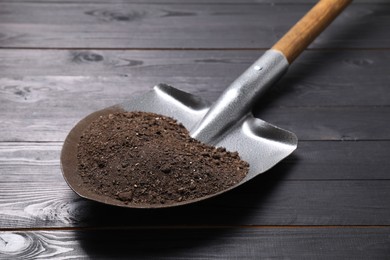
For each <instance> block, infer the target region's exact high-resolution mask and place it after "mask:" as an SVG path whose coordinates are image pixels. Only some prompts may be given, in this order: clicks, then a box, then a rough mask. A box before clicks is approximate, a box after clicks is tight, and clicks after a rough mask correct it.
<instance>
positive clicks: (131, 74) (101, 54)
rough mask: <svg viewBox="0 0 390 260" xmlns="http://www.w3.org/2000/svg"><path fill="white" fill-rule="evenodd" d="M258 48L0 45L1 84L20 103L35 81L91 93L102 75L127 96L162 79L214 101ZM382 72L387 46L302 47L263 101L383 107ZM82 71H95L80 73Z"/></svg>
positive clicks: (389, 99)
mask: <svg viewBox="0 0 390 260" xmlns="http://www.w3.org/2000/svg"><path fill="white" fill-rule="evenodd" d="M262 53H263V52H262V51H261V52H259V51H102V50H88V51H87V50H71V51H68V50H0V60H1V61H2V62H1V63H0V91H1V93H2V94H3V97H2V99H3V100H4V101H5V100H13V101H14V102H15V101H18V100H19V101H20V102H21V101H23V99H24V98H26V99H32V100H30V101H26V102H32V101H34V99H33V97H32V96H39V93H40V92H42V91H39V90H37V91H35V88H38V86H39V85H42V87H47V85H48V84H50V85H61V84H64V86H62V87H61V89H60V90H57V89H56V88H53V89H52V90H51V92H52V93H53V92H54V93H56V92H58V91H67V90H68V91H69V92H73V93H75V94H76V92H77V89H80V88H81V89H82V88H83V87H82V86H80V85H81V84H88V87H85V88H88V89H90V90H91V92H95V91H96V89H94V85H93V82H96V83H97V86H96V87H95V88H100V89H101V88H103V86H102V84H100V83H99V81H103V84H106V87H107V88H108V89H112V90H113V91H112V92H110V93H109V95H110V96H111V97H110V98H111V99H113V100H114V99H117V100H123V98H126V89H128V90H127V93H128V94H129V95H130V94H132V91H134V90H135V87H136V88H137V89H139V90H140V91H145V90H147V89H149V88H150V87H151V86H154V85H156V84H157V83H160V82H166V83H169V84H172V85H174V86H176V87H179V88H181V89H184V90H186V91H188V92H191V93H194V94H197V95H201V96H203V97H204V98H208V99H209V100H211V101H214V100H215V99H216V98H217V97H218V95H220V93H221V92H222V91H223V90H224V89H225V88H226V86H228V85H229V84H230V83H231V82H232V81H233V80H234V79H235V78H236V77H237V76H239V75H240V73H242V72H243V71H244V70H245V69H246V68H247V67H248V66H250V64H251V63H252V62H253V61H254V60H255V59H256V58H257V57H259V56H260V55H261V54H262ZM388 71H390V51H383V50H371V51H346V50H339V51H307V52H305V53H304V54H303V55H302V57H300V58H299V59H298V60H297V61H296V63H294V64H293V66H291V67H290V70H289V72H288V73H287V74H286V75H285V77H284V78H283V79H282V81H281V82H280V83H279V84H277V85H276V86H275V88H274V89H273V90H272V91H271V93H270V94H269V95H268V96H267V99H266V100H267V102H266V106H267V107H273V106H284V107H286V106H293V107H296V106H303V107H306V106H389V105H390V91H388V89H389V84H390V83H389V82H390V74H389V73H388ZM335 75H337V76H335ZM52 76H66V77H58V78H55V77H52ZM69 76H81V77H80V78H78V77H75V78H74V79H73V81H75V82H77V81H80V83H79V84H75V85H72V84H70V83H68V82H66V81H65V80H66V79H69V81H71V80H72V78H68V77H69ZM86 76H88V77H91V76H92V77H95V78H91V79H90V80H89V78H87V79H86V78H83V77H86ZM96 76H100V77H97V78H96ZM120 76H122V77H120ZM41 77H48V78H47V79H45V78H41ZM109 77H111V78H110V79H106V78H109ZM110 80H111V81H112V82H110ZM39 81H41V82H40V83H39ZM56 81H58V82H56ZM62 82H64V83H62ZM10 86H15V87H13V88H12V87H10ZM28 87H29V89H30V91H31V92H32V93H30V94H29V93H24V95H17V94H15V92H16V93H20V94H23V92H26V91H23V89H24V88H28ZM34 92H35V93H34ZM61 95H62V94H61ZM106 95H107V94H106ZM75 98H77V97H75ZM91 98H94V97H91ZM101 98H102V99H105V98H106V97H101ZM41 99H42V98H41ZM71 99H72V100H73V99H74V98H71ZM76 100H77V99H76ZM4 101H3V102H4Z"/></svg>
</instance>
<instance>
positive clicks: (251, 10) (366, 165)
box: [0, 0, 390, 259]
mask: <svg viewBox="0 0 390 260" xmlns="http://www.w3.org/2000/svg"><path fill="white" fill-rule="evenodd" d="M313 2H315V1H309V0H308V1H303V0H302V1H301V0H299V1H298V0H257V1H252V0H247V1H232V0H215V1H204V0H188V1H177V0H162V1H132V0H126V1H122V0H114V1H107V0H90V1H63V0H61V1H59V0H39V1H38V0H17V1H7V0H3V1H0V259H19V258H20V259H35V258H43V259H51V258H56V259H74V258H76V259H77V258H90V259H96V258H103V259H110V258H123V259H138V258H153V259H156V258H157V259H158V258H160V259H187V258H190V259H191V258H194V259H208V258H210V259H229V258H230V259H261V258H277V259H388V257H389V255H390V178H389V172H390V160H389V156H390V131H389V129H390V83H389V82H390V65H389V64H390V33H389V32H390V3H389V2H388V1H386V0H384V1H381V0H377V1H368V0H367V1H364V0H362V1H356V2H355V3H354V4H352V5H351V6H350V7H349V8H348V9H347V10H346V11H345V12H344V13H343V14H342V15H341V16H340V17H339V18H338V19H337V20H336V21H335V23H334V24H333V25H331V27H329V28H328V29H327V30H326V31H325V32H324V33H323V35H321V36H320V37H319V38H318V39H317V40H316V41H315V42H314V43H313V44H312V45H311V46H310V47H309V50H307V51H306V52H305V53H304V54H303V55H302V56H301V57H300V58H299V59H298V60H297V61H296V63H295V64H293V65H292V67H291V68H290V70H289V72H288V74H287V75H286V76H285V77H284V78H283V79H282V80H281V81H280V82H279V83H278V84H277V85H276V86H275V87H274V88H273V89H272V90H271V91H270V93H268V94H267V95H266V96H265V97H264V98H263V99H261V100H259V102H258V105H257V106H256V107H255V108H254V113H255V114H256V115H257V116H258V117H260V118H262V119H264V120H266V121H269V122H271V123H273V124H275V125H278V126H280V127H282V128H285V129H288V130H291V131H293V132H295V133H296V134H297V135H298V138H299V140H300V143H299V147H298V149H297V151H296V152H294V153H293V154H292V155H291V156H290V157H288V158H287V159H285V160H284V161H282V162H281V163H280V164H279V165H277V166H276V167H274V168H273V169H271V170H270V171H269V172H267V173H265V174H263V175H261V176H259V177H257V178H255V179H254V180H253V181H251V182H249V183H247V184H245V185H243V186H242V187H240V188H238V189H236V190H233V191H231V192H229V193H227V194H226V195H223V196H220V197H217V198H215V199H211V200H209V201H205V202H201V203H198V204H195V205H190V206H185V207H180V208H173V209H163V210H150V211H149V210H146V211H145V210H129V209H121V208H115V207H109V206H105V205H101V204H97V203H93V202H90V201H86V200H84V199H81V198H79V197H78V196H77V195H75V194H74V193H73V192H72V191H71V190H70V188H69V187H68V186H67V185H66V183H65V181H64V180H63V178H62V175H61V169H60V163H59V154H60V150H61V147H62V142H63V140H64V138H65V136H66V134H67V133H68V132H69V130H70V129H71V128H72V126H73V125H74V124H76V123H77V121H78V120H80V119H81V118H82V117H84V116H85V115H87V114H89V113H91V112H93V111H94V110H97V109H100V108H104V107H106V106H110V105H113V104H116V103H120V102H123V101H125V100H126V99H127V98H128V97H130V96H133V95H137V94H140V93H144V92H145V91H147V90H149V89H150V88H151V87H152V86H153V85H155V84H157V83H160V82H165V83H169V84H172V85H174V86H176V87H178V88H180V89H182V90H185V91H188V92H191V93H193V94H197V95H199V96H202V97H203V98H207V99H209V100H211V101H214V100H215V99H216V98H217V97H218V95H219V94H220V93H221V92H222V91H223V89H224V88H225V87H226V86H227V85H228V84H229V83H230V82H231V81H232V80H234V78H235V77H237V76H238V75H239V74H240V73H241V72H242V71H243V70H244V69H245V68H246V67H248V66H249V65H250V64H251V62H253V61H254V60H255V59H256V58H257V57H258V56H260V55H261V54H262V53H263V52H264V51H265V50H266V49H267V48H269V47H270V46H272V44H273V43H274V42H275V41H276V40H277V39H278V37H280V36H281V35H283V33H284V32H285V31H286V30H287V29H288V28H289V27H290V26H291V25H292V24H294V23H295V22H296V21H297V20H298V19H299V17H301V16H302V15H303V14H304V13H305V12H306V11H307V10H308V9H309V8H310V6H312V3H313Z"/></svg>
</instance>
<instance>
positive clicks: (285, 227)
mask: <svg viewBox="0 0 390 260" xmlns="http://www.w3.org/2000/svg"><path fill="white" fill-rule="evenodd" d="M389 227H390V225H237V226H235V225H229V226H227V225H221V226H219V225H213V226H211V225H207V226H205V225H199V226H185V225H177V226H175V225H172V226H105V227H98V226H96V227H92V226H91V227H34V228H0V232H21V231H23V232H29V231H100V230H121V231H123V230H143V229H151V230H152V229H153V230H158V229H160V230H169V229H175V230H179V229H191V230H196V229H232V228H241V229H300V228H305V229H308V228H310V229H331V228H337V229H344V228H345V229H347V228H354V229H365V228H389Z"/></svg>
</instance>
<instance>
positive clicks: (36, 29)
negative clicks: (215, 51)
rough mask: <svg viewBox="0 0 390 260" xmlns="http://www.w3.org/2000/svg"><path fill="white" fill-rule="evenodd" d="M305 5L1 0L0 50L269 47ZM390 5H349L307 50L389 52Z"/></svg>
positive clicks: (293, 21)
mask: <svg viewBox="0 0 390 260" xmlns="http://www.w3.org/2000/svg"><path fill="white" fill-rule="evenodd" d="M311 6H312V4H306V5H304V4H302V5H296V4H283V5H259V4H242V5H218V4H214V5H204V4H172V5H163V4H162V5H161V4H155V5H153V4H129V3H123V2H120V3H119V2H117V3H116V4H111V3H110V4H107V3H105V4H104V3H99V2H96V3H94V4H91V3H82V2H77V3H74V2H71V3H69V2H68V3H55V2H33V3H28V2H2V3H0V9H1V10H2V15H1V16H0V31H1V35H0V36H1V37H0V47H3V48H4V47H6V48H15V47H16V48H17V47H25V48H31V47H37V48H42V47H48V48H196V49H199V48H240V49H242V48H270V47H271V46H272V45H273V44H274V43H275V42H276V41H277V40H278V39H279V38H280V37H281V36H282V35H283V34H284V33H285V32H286V31H287V30H288V29H289V28H290V27H291V26H292V25H293V24H295V22H296V21H297V20H298V19H299V18H300V17H302V16H303V14H305V13H306V11H307V10H309V8H310V7H311ZM389 8H390V5H353V6H351V7H350V8H349V9H348V10H346V11H345V13H343V14H342V15H341V16H340V17H339V18H337V19H336V21H335V22H334V24H333V26H331V27H330V28H328V29H327V30H326V31H325V32H324V33H323V34H322V35H321V36H320V37H319V38H318V39H317V40H316V41H314V43H313V44H312V45H311V48H388V46H389V39H390V38H389V37H390V36H389V34H388V31H389V30H390V15H389V13H390V12H389ZM276 14H277V15H276ZM372 38H375V41H373V40H371V39H372Z"/></svg>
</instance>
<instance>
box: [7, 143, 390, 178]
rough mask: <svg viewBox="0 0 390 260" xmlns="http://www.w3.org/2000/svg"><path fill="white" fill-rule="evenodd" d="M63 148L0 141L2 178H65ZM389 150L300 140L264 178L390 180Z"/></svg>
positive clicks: (380, 146) (387, 146)
mask: <svg viewBox="0 0 390 260" xmlns="http://www.w3.org/2000/svg"><path fill="white" fill-rule="evenodd" d="M61 148H62V143H46V142H45V143H19V142H10V143H0V172H1V174H2V175H3V176H4V178H2V179H0V182H8V181H10V182H15V183H16V182H24V181H26V180H29V181H32V182H41V183H42V184H44V183H46V182H48V183H52V182H56V181H59V182H63V179H62V177H61V170H60V161H59V158H60V152H61ZM389 150H390V142H389V141H364V142H345V141H344V142H323V141H320V142H311V141H301V142H300V143H299V147H298V149H297V150H296V151H294V153H293V154H292V155H291V156H289V157H287V158H286V159H285V160H283V161H282V162H280V164H279V165H277V166H275V167H274V168H273V169H271V170H270V172H269V173H267V174H265V175H264V176H263V177H262V180H263V181H265V180H267V181H275V180H276V181H277V180H294V181H299V180H304V181H307V180H312V181H314V180H390V174H389V172H390V161H389V160H388V151H389ZM378 165H380V166H381V167H380V169H377V168H378ZM5 176H7V177H5Z"/></svg>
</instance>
